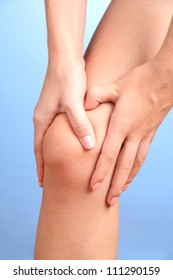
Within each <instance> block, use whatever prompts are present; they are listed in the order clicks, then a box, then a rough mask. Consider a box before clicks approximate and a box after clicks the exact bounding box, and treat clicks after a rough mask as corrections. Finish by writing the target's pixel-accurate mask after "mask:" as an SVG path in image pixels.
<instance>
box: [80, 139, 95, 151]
mask: <svg viewBox="0 0 173 280" xmlns="http://www.w3.org/2000/svg"><path fill="white" fill-rule="evenodd" d="M82 144H83V146H84V148H86V149H88V150H90V149H92V148H93V147H94V142H93V139H92V137H91V135H86V136H84V137H83V138H82Z"/></svg>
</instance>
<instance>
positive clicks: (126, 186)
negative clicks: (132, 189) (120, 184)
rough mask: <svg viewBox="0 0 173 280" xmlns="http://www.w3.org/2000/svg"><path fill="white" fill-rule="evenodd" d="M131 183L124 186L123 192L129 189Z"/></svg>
mask: <svg viewBox="0 0 173 280" xmlns="http://www.w3.org/2000/svg"><path fill="white" fill-rule="evenodd" d="M128 186H129V184H127V185H125V186H124V188H123V192H125V190H127V188H128Z"/></svg>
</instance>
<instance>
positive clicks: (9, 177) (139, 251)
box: [0, 0, 173, 259]
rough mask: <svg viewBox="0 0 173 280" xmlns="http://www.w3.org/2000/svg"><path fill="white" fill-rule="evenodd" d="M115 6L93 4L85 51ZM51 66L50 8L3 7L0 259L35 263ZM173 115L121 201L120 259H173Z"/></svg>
mask: <svg viewBox="0 0 173 280" xmlns="http://www.w3.org/2000/svg"><path fill="white" fill-rule="evenodd" d="M109 2H110V1H104V0H103V1H99V3H98V1H92V0H89V1H88V15H87V26H86V36H85V46H86V45H87V44H88V42H89V39H90V38H91V35H92V33H93V31H94V29H95V27H96V25H97V23H98V22H99V19H100V17H101V16H102V14H103V12H104V11H105V9H106V7H107V4H108V3H109ZM46 64H47V46H46V25H45V14H44V1H35V0H25V1H23V0H0V259H32V258H33V249H34V239H35V232H36V226H37V219H38V213H39V207H40V201H41V189H40V188H38V186H37V178H36V172H35V160H34V154H33V123H32V115H33V110H34V106H35V104H36V102H37V99H38V97H39V94H40V90H41V87H42V83H43V79H44V74H45V70H46ZM172 119H173V112H171V113H170V114H169V115H168V116H167V118H166V119H165V121H164V122H163V124H162V125H161V127H160V129H159V131H158V133H157V135H156V137H155V140H154V141H153V143H152V145H151V149H150V153H149V156H148V158H147V160H146V162H145V164H144V166H143V168H142V169H141V171H140V173H139V174H138V176H137V178H136V179H135V180H134V182H133V183H132V184H131V186H130V188H129V189H128V191H127V192H125V193H124V194H123V195H122V197H121V209H120V210H121V211H120V216H121V219H120V240H119V258H120V259H173V242H172V239H173V219H172V218H173V214H172V212H173V203H172V201H173V176H172V174H173V140H172V139H173V128H172Z"/></svg>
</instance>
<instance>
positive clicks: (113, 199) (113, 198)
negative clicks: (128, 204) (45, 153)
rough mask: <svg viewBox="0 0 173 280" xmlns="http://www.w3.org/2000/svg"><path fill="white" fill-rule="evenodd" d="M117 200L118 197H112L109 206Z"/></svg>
mask: <svg viewBox="0 0 173 280" xmlns="http://www.w3.org/2000/svg"><path fill="white" fill-rule="evenodd" d="M117 202H118V197H112V199H111V201H110V203H109V204H110V206H114V205H115V204H116V203H117Z"/></svg>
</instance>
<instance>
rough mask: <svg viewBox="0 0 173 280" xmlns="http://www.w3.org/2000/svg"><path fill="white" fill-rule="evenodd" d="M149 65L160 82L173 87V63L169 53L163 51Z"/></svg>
mask: <svg viewBox="0 0 173 280" xmlns="http://www.w3.org/2000/svg"><path fill="white" fill-rule="evenodd" d="M149 64H150V65H151V68H152V69H153V71H154V73H155V76H156V77H157V78H158V79H160V81H164V82H165V83H168V84H169V85H170V86H173V62H172V59H171V57H170V55H169V52H168V51H165V49H161V50H160V51H159V52H158V54H157V55H156V56H155V57H154V58H153V59H151V61H150V62H149Z"/></svg>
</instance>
